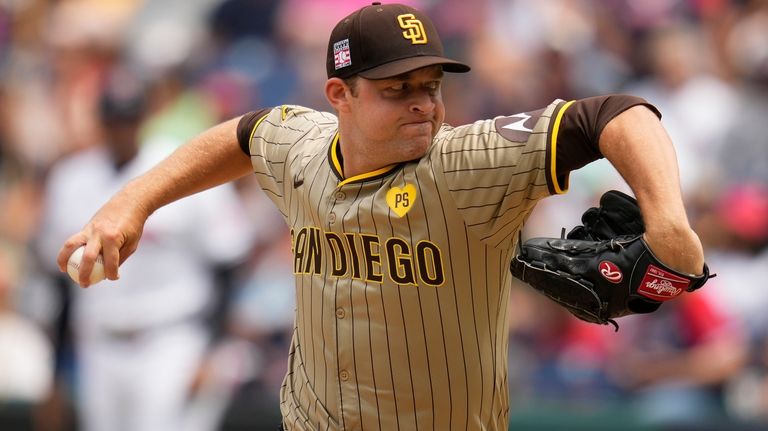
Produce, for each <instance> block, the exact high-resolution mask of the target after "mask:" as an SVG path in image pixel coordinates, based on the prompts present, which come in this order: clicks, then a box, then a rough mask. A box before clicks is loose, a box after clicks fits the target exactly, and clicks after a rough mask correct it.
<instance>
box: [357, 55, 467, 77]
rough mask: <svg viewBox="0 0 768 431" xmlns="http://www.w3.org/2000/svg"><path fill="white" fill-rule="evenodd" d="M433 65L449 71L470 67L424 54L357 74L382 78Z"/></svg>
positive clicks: (461, 71)
mask: <svg viewBox="0 0 768 431" xmlns="http://www.w3.org/2000/svg"><path fill="white" fill-rule="evenodd" d="M434 65H440V66H443V71H445V72H451V73H465V72H469V71H470V69H471V68H470V67H469V66H467V65H466V64H464V63H460V62H458V61H456V60H451V59H450V58H445V57H439V56H434V55H425V56H421V57H409V58H404V59H402V60H395V61H391V62H389V63H387V64H382V65H381V66H377V67H374V68H372V69H368V70H364V71H362V72H359V73H358V75H360V76H362V77H363V78H366V79H384V78H391V77H393V76H397V75H402V74H403V73H407V72H410V71H412V70H416V69H421V68H422V67H427V66H434Z"/></svg>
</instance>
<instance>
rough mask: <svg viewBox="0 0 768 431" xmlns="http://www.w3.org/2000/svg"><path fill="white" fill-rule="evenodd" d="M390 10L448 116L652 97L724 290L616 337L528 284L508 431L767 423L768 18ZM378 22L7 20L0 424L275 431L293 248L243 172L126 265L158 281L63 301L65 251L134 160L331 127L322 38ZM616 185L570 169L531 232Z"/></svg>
mask: <svg viewBox="0 0 768 431" xmlns="http://www.w3.org/2000/svg"><path fill="white" fill-rule="evenodd" d="M402 3H407V4H410V5H413V6H416V7H419V8H421V9H423V10H425V11H426V12H427V13H428V14H429V15H430V16H431V17H432V18H433V20H434V21H435V23H436V25H437V27H438V29H439V31H440V33H441V36H442V38H443V42H444V44H445V46H446V50H447V51H448V53H449V56H451V57H455V58H459V59H462V60H464V61H466V62H467V63H469V64H470V65H472V67H473V71H472V73H470V74H467V75H466V76H450V77H447V78H446V80H445V81H444V87H443V96H444V99H445V102H446V107H447V118H446V121H447V122H448V123H450V124H453V125H459V124H464V123H468V122H471V121H474V120H476V119H481V118H491V117H494V116H497V115H510V114H514V113H517V112H523V111H528V110H531V109H535V108H539V107H542V106H545V105H546V104H548V103H549V102H550V101H552V100H553V99H556V98H560V99H574V98H581V97H589V96H595V95H601V94H607V93H615V92H626V93H631V94H635V95H638V96H642V97H645V98H646V99H647V100H648V101H650V102H651V103H653V104H655V105H656V106H657V107H658V108H659V109H660V111H661V112H662V114H663V119H662V121H663V123H664V125H665V127H666V128H667V130H668V132H669V134H670V136H671V137H672V140H673V141H674V142H675V144H676V151H677V156H678V161H679V164H680V171H681V172H680V173H681V177H682V187H683V194H684V197H685V200H686V206H687V209H688V211H689V216H690V220H691V223H692V224H693V226H694V228H695V229H696V230H697V232H698V233H699V234H700V236H701V238H702V241H703V242H704V244H705V251H706V258H707V261H708V263H709V266H710V268H711V269H712V271H713V272H715V273H717V277H716V278H713V279H711V280H710V281H709V283H708V284H707V286H706V287H705V288H704V289H702V290H700V291H699V292H697V293H696V294H695V295H685V296H684V297H683V299H681V300H678V301H673V302H671V303H668V304H665V305H664V306H663V307H662V308H661V309H660V311H659V312H657V313H654V314H652V315H648V316H630V317H627V318H622V319H620V321H619V324H620V329H619V331H618V332H614V331H613V328H612V327H608V326H606V327H602V326H597V325H589V324H586V323H582V322H580V321H578V320H576V319H575V318H573V317H571V316H570V315H569V314H567V312H565V311H564V310H562V309H561V308H559V307H557V306H555V305H553V304H552V303H551V302H549V301H548V300H546V299H543V298H542V297H540V296H538V295H536V294H532V293H531V290H530V289H528V288H526V287H525V286H522V285H514V286H513V294H512V296H511V297H512V299H511V301H510V304H509V314H510V345H509V349H510V361H509V362H510V363H509V370H510V379H509V382H510V390H511V395H512V397H511V400H512V414H511V418H512V422H513V427H514V424H515V423H516V421H517V423H518V424H522V423H524V422H525V420H531V421H533V422H532V423H539V424H541V423H544V422H536V421H545V419H544V418H545V417H546V418H549V419H546V420H553V419H552V414H553V412H554V415H555V416H557V415H560V416H567V415H568V414H572V415H574V416H572V417H571V420H573V419H572V418H573V417H577V416H578V415H579V414H580V413H578V412H584V411H585V410H584V409H585V408H587V412H588V413H589V414H592V415H598V414H606V415H607V413H606V412H610V414H611V415H612V416H610V417H615V416H616V415H618V414H619V413H621V414H620V415H619V416H618V419H616V420H617V421H619V422H618V423H621V424H622V426H624V428H621V429H628V428H627V427H629V426H630V424H638V426H648V427H656V426H658V427H674V426H681V427H685V426H688V427H689V428H685V429H709V428H707V427H715V426H719V425H718V424H727V425H723V426H724V427H725V428H727V429H736V428H734V427H735V426H737V425H738V426H744V427H745V428H746V427H750V426H754V427H756V428H755V429H760V427H761V426H762V427H768V313H766V312H765V310H766V309H768V285H767V284H768V283H766V280H768V1H767V0H730V1H729V0H652V1H651V0H540V1H534V0H474V1H466V0H413V1H405V0H403V1H402ZM366 4H369V2H366V1H362V0H195V1H188V0H143V1H141V0H47V1H46V0H6V1H2V2H0V76H1V77H2V84H1V85H0V428H2V429H9V430H12V429H16V428H12V427H13V426H17V427H19V428H17V429H36V430H46V431H47V430H50V431H54V430H75V429H98V430H110V431H111V430H113V429H114V430H121V429H124V430H134V429H135V430H142V431H149V430H152V429H185V430H201V431H202V430H206V429H209V430H212V429H241V428H238V427H245V426H253V427H255V428H253V429H260V428H256V427H257V426H259V424H264V423H266V424H267V425H273V424H277V423H278V421H279V412H278V404H277V401H276V399H277V392H278V390H279V387H280V382H281V379H282V377H283V374H284V372H285V368H286V357H287V343H289V337H290V334H291V331H292V328H293V311H294V302H293V282H292V274H291V268H292V260H291V256H290V235H289V233H288V231H287V228H286V227H285V225H284V223H283V221H282V218H281V216H280V215H279V213H277V212H276V210H274V209H273V207H272V205H271V203H270V202H269V201H268V199H266V198H265V197H264V195H262V194H261V192H260V190H259V189H258V186H257V185H256V184H255V182H254V181H253V179H252V178H245V179H243V180H240V181H238V182H237V183H235V184H232V185H231V187H229V186H227V187H225V188H222V190H221V191H217V192H216V193H219V194H220V195H221V196H218V197H217V196H210V197H209V196H203V197H202V198H201V201H202V203H201V204H200V205H199V207H196V206H194V205H195V204H193V203H190V204H188V205H187V207H184V208H178V209H177V210H176V213H177V214H176V215H174V214H171V211H170V210H169V213H168V214H167V215H166V214H165V213H163V215H162V216H161V215H159V213H158V217H157V218H158V221H157V223H156V226H153V228H152V229H148V232H147V233H146V234H145V236H144V241H145V243H146V244H147V245H146V246H141V247H140V252H141V253H145V255H143V257H139V255H138V254H137V258H136V260H137V261H140V260H142V259H143V262H146V264H144V265H142V264H140V263H138V262H137V263H136V264H134V265H133V266H132V267H125V268H122V270H121V271H122V272H121V280H119V281H117V282H104V283H102V284H99V285H96V286H93V287H91V288H90V289H87V290H82V289H78V288H75V287H74V286H73V285H72V283H71V282H70V281H69V279H68V278H66V277H65V276H62V274H60V273H59V272H58V269H57V268H56V264H55V254H56V251H57V249H56V247H57V246H59V245H60V244H61V242H63V240H64V239H65V238H66V236H68V235H69V234H72V233H74V232H75V230H77V229H79V227H81V226H82V225H83V224H84V223H85V222H86V221H87V217H88V215H89V214H92V212H93V211H95V209H96V208H98V206H99V205H100V204H101V203H102V202H103V200H105V199H106V198H107V196H109V194H110V193H111V192H113V191H114V190H116V189H117V188H118V187H119V186H120V185H121V184H123V183H124V182H125V181H127V180H129V179H130V178H131V177H132V176H133V175H136V174H137V173H138V172H140V171H141V169H142V168H143V167H146V166H147V165H146V163H149V162H151V161H152V160H157V158H158V157H162V156H164V155H165V154H168V152H169V151H172V150H173V149H174V148H176V147H178V146H179V145H182V144H183V143H184V142H185V141H186V140H187V139H189V138H190V137H192V136H194V135H195V134H197V133H199V132H201V131H202V130H204V129H206V128H208V127H210V126H212V125H214V124H215V123H217V122H219V121H222V120H226V119H229V118H233V117H236V116H238V115H240V114H242V113H245V112H247V111H249V110H252V109H256V108H259V107H267V106H274V105H279V104H284V103H290V104H300V105H305V106H309V107H312V108H316V109H321V110H328V109H330V107H329V106H328V105H327V103H326V101H325V99H324V97H323V94H322V88H323V83H324V81H325V79H326V77H325V68H324V64H325V51H326V44H327V38H328V35H329V33H330V30H331V28H332V27H333V25H334V24H335V23H336V22H337V21H338V20H339V19H340V18H341V17H343V16H345V15H346V14H348V13H349V12H350V11H352V10H354V9H356V8H357V7H360V6H363V5H366ZM673 174H674V173H669V172H658V175H673ZM609 189H618V190H622V191H627V192H628V191H629V190H628V188H627V186H626V184H625V183H624V182H623V181H622V180H621V178H620V177H618V176H617V175H616V174H615V173H614V172H613V171H612V169H611V168H610V165H609V164H608V163H607V162H605V161H604V160H602V161H599V162H596V163H593V164H591V165H589V166H587V167H586V168H584V169H582V170H580V171H578V172H574V173H573V174H572V176H571V181H570V191H569V193H568V194H566V195H564V196H557V197H553V198H551V199H548V200H546V201H545V202H543V203H542V204H540V205H539V206H538V207H537V209H536V210H535V212H534V214H533V215H532V217H531V218H530V221H529V223H528V225H527V227H526V229H525V232H524V236H525V237H529V236H555V235H559V232H560V228H561V227H571V226H573V225H575V224H577V223H579V221H580V216H581V213H582V212H583V211H584V210H585V209H586V208H588V207H589V206H594V205H595V204H596V203H597V201H598V199H599V196H600V195H601V194H602V193H603V192H604V191H607V190H609ZM233 231H234V232H233ZM142 244H144V243H142ZM142 249H143V250H142ZM137 253H138V252H137ZM129 262H130V260H129ZM182 273H183V274H182ZM133 274H136V276H133ZM192 275H194V276H192ZM190 279H194V280H197V281H194V280H193V281H189V280H190ZM112 284H114V286H112ZM190 285H193V287H189V286H190ZM176 289H179V290H176ZM126 292H128V293H126ZM179 292H181V293H179ZM177 343H178V344H177ZM181 346H184V347H181ZM185 349H186V350H185ZM169 352H170V353H169ZM185 352H186V353H185ZM110 355H111V356H110ZM152 355H155V357H156V358H158V359H157V360H155V361H151V360H150V359H148V358H150V357H151V356H152ZM174 355H176V356H174ZM163 362H165V363H163ZM169 362H170V363H169ZM164 367H165V368H164ZM167 370H171V371H167ZM129 386H130V387H131V389H130V390H129V389H127V388H128V387H129ZM172 387H176V388H178V389H177V391H176V393H173V394H171V393H170V391H171V390H170V389H169V388H172ZM123 388H125V390H123ZM159 388H165V392H166V393H162V392H163V391H161V390H159ZM109 397H111V398H113V399H111V400H107V398H109ZM152 397H155V398H152ZM148 400H149V401H148ZM157 400H160V401H157ZM109 403H112V404H109ZM143 404H152V406H149V407H147V406H146V405H143ZM110 406H111V407H110ZM151 407H154V408H155V409H159V408H160V407H163V408H164V409H165V410H167V411H169V412H170V414H171V415H172V416H173V417H172V418H169V419H168V420H169V421H171V420H173V421H175V422H166V424H165V425H162V424H150V423H149V422H147V423H142V422H141V421H140V420H139V419H137V418H141V416H142V414H144V415H146V416H147V417H148V418H150V419H153V418H159V417H161V416H163V415H165V414H167V412H166V413H159V412H157V411H152V409H151ZM111 409H114V410H115V411H114V412H112V413H110V411H111ZM131 409H135V412H136V413H132V410H131ZM142 409H143V410H142ZM91 410H98V412H96V413H95V414H94V413H93V412H92V411H91ZM141 412H143V413H141ZM537 413H541V417H534V416H535V415H536V414H537ZM94 415H95V416H96V417H93V416H94ZM110 415H111V416H110ZM605 417H608V416H603V418H605ZM127 418H132V419H131V420H128V419H127ZM526 418H527V419H526ZM148 420H149V419H148ZM603 420H607V419H603ZM86 421H88V422H89V423H90V424H91V425H90V427H86V426H85V425H84V424H85V423H86ZM110 421H111V422H110ZM132 421H133V422H132ZM169 423H174V424H176V425H173V426H172V427H171V428H169V426H170V425H168V424H169ZM576 423H577V422H570V424H571V428H570V429H574V428H573V427H575V426H576V425H575V424H576ZM14 424H15V425H14ZM93 424H101V425H93ZM106 424H115V425H106ZM117 424H120V425H117ZM132 424H133V425H132ZM179 424H182V425H179ZM24 427H26V428H24ZM164 427H165V428H164ZM725 428H724V429H725ZM269 429H272V428H269ZM617 429H618V428H617ZM659 429H661V428H659ZM681 429H683V428H681ZM712 429H720V428H712Z"/></svg>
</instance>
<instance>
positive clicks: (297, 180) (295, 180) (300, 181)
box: [293, 174, 304, 189]
mask: <svg viewBox="0 0 768 431" xmlns="http://www.w3.org/2000/svg"><path fill="white" fill-rule="evenodd" d="M302 184H304V178H303V177H302V178H299V175H298V174H297V175H296V176H294V177H293V188H294V189H295V188H297V187H299V186H300V185H302Z"/></svg>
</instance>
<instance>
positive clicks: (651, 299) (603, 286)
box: [511, 190, 714, 330]
mask: <svg viewBox="0 0 768 431" xmlns="http://www.w3.org/2000/svg"><path fill="white" fill-rule="evenodd" d="M582 223H584V224H583V225H582V226H577V227H575V228H573V229H572V230H571V231H570V232H569V233H568V235H567V236H566V237H565V238H533V239H530V240H528V241H525V242H522V241H521V244H520V252H519V254H518V255H517V256H516V257H514V258H513V259H512V263H511V271H512V275H514V276H515V277H517V278H518V279H520V280H522V281H524V282H526V283H528V284H529V285H531V286H532V287H533V288H535V289H536V290H538V291H539V292H541V293H543V294H544V295H546V296H548V297H549V298H551V299H552V300H554V301H556V302H557V303H559V304H560V305H562V306H564V307H565V308H566V309H567V310H568V311H570V312H571V313H572V314H573V315H575V316H576V317H578V318H579V319H582V320H585V321H587V322H592V323H599V324H607V323H611V324H613V325H614V326H615V327H616V329H617V330H618V325H617V324H616V322H615V320H614V319H615V318H618V317H621V316H626V315H629V314H639V313H651V312H653V311H656V310H657V309H658V308H659V307H660V306H661V304H662V303H663V302H664V301H667V300H670V299H673V298H675V297H677V296H678V295H680V294H681V293H683V292H684V291H689V292H690V291H693V290H696V289H698V288H700V287H701V286H702V285H704V283H705V282H706V281H707V279H709V278H710V277H713V276H714V275H712V276H710V274H709V268H708V267H707V265H706V264H705V265H704V274H703V275H700V276H696V275H691V274H683V273H681V272H678V271H675V270H674V269H671V268H669V267H668V266H666V265H665V264H663V263H662V262H661V261H659V259H657V258H656V256H654V255H653V253H652V252H651V250H650V248H649V247H648V244H646V242H645V240H644V239H643V232H644V231H645V228H644V225H643V220H642V217H641V215H640V208H639V207H638V205H637V201H636V200H635V199H634V198H632V197H631V196H628V195H626V194H624V193H621V192H618V191H615V190H612V191H609V192H606V193H605V194H604V195H603V196H602V197H601V198H600V207H598V208H590V209H588V210H587V211H586V212H584V214H583V215H582ZM563 233H564V231H563Z"/></svg>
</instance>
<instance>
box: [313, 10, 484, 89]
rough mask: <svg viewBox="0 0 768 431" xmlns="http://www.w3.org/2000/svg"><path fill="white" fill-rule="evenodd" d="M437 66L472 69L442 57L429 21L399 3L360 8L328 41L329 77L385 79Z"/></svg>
mask: <svg viewBox="0 0 768 431" xmlns="http://www.w3.org/2000/svg"><path fill="white" fill-rule="evenodd" d="M435 64H439V65H441V66H443V70H444V71H446V72H459V73H463V72H469V69H470V68H469V66H467V65H466V64H464V63H461V62H458V61H456V60H451V59H450V58H446V57H444V56H443V44H442V42H440V37H439V36H438V34H437V30H436V29H435V26H434V24H432V21H431V20H430V19H429V17H427V16H426V15H425V14H423V13H422V12H421V11H419V10H417V9H414V8H412V7H410V6H405V5H402V4H385V5H383V4H381V3H380V2H374V3H373V4H372V5H370V6H365V7H363V8H360V9H358V10H356V11H354V12H352V13H351V14H350V15H348V16H347V17H345V18H343V19H342V20H341V21H339V23H338V24H336V27H334V28H333V31H332V32H331V38H330V40H329V41H328V58H327V59H326V69H327V72H328V78H334V77H336V78H349V77H351V76H353V75H360V76H362V77H363V78H368V79H383V78H389V77H392V76H396V75H400V74H402V73H406V72H410V71H412V70H415V69H419V68H421V67H425V66H431V65H435Z"/></svg>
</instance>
